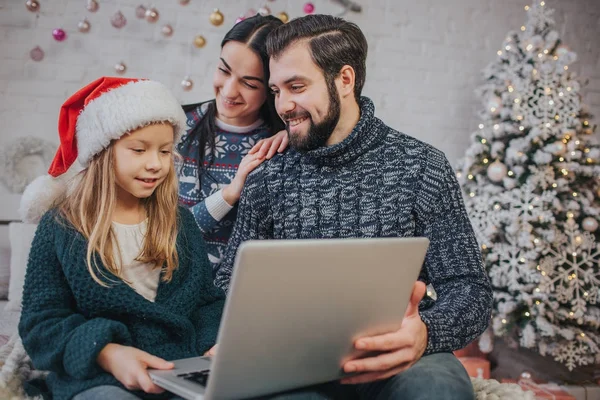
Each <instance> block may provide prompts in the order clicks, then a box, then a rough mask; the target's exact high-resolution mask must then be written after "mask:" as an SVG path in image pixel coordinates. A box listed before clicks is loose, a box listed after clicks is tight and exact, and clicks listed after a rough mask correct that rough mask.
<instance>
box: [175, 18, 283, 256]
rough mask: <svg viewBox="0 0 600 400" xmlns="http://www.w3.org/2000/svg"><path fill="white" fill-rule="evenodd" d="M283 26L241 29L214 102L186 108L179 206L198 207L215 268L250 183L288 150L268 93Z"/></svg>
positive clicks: (272, 22)
mask: <svg viewBox="0 0 600 400" xmlns="http://www.w3.org/2000/svg"><path fill="white" fill-rule="evenodd" d="M281 24H282V22H281V21H280V20H279V19H278V18H275V17H273V16H261V15H256V16H254V17H251V18H247V19H245V20H243V21H241V22H239V23H237V24H235V25H234V27H233V28H232V29H231V30H230V31H229V32H227V34H226V35H225V38H224V39H223V41H222V42H221V54H220V57H219V63H218V66H217V69H216V71H215V75H214V78H213V86H214V92H215V99H214V100H210V101H207V102H204V103H198V104H192V105H188V106H184V111H185V112H186V114H187V120H188V128H189V129H188V131H187V133H186V134H185V135H184V136H183V139H182V141H181V143H179V144H178V146H177V147H178V151H179V153H180V154H181V155H182V156H183V166H182V168H181V170H180V171H178V173H179V200H180V202H181V204H184V205H186V206H188V207H190V208H191V211H192V213H193V214H194V217H195V218H196V222H197V223H198V226H199V227H200V229H201V230H202V232H203V234H204V239H205V241H206V245H207V250H208V255H209V259H210V261H211V263H212V264H213V267H216V265H217V263H218V262H219V260H220V259H221V256H222V253H223V251H224V250H225V246H226V245H227V241H228V240H229V236H230V235H231V231H232V229H233V225H234V222H235V219H236V215H237V207H236V203H237V201H238V200H239V198H240V195H241V193H242V189H243V187H244V182H245V180H246V176H248V174H249V173H250V172H251V171H252V170H254V168H256V167H257V166H258V165H260V164H261V163H262V162H263V161H264V160H265V159H268V158H271V157H272V156H273V155H274V154H275V153H276V152H277V151H279V152H281V151H283V150H284V149H285V148H286V147H287V133H286V132H285V131H281V130H282V129H283V127H284V126H283V123H282V121H281V119H280V118H279V116H278V115H277V113H276V112H275V107H274V103H273V96H272V95H271V93H270V90H269V87H268V82H269V57H268V55H267V51H266V46H265V44H266V37H267V35H268V34H269V33H270V32H271V31H272V30H274V29H275V28H277V27H278V26H280V25H281ZM279 131H281V132H280V133H278V134H277V135H275V136H272V135H273V134H274V133H276V132H279ZM265 138H268V139H265ZM261 139H262V141H261Z"/></svg>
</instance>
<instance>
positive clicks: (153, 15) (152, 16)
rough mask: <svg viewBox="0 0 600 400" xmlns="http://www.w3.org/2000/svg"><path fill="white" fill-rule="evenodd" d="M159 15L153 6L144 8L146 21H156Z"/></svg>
mask: <svg viewBox="0 0 600 400" xmlns="http://www.w3.org/2000/svg"><path fill="white" fill-rule="evenodd" d="M159 16H160V14H159V13H158V10H157V9H156V8H154V7H152V8H149V9H147V10H146V21H148V22H150V23H151V24H153V23H155V22H156V21H158V17H159Z"/></svg>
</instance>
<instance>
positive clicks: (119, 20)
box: [110, 11, 127, 29]
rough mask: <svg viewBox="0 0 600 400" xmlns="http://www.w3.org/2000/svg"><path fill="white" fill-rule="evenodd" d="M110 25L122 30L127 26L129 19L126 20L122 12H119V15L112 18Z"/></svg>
mask: <svg viewBox="0 0 600 400" xmlns="http://www.w3.org/2000/svg"><path fill="white" fill-rule="evenodd" d="M110 24H111V25H112V26H114V27H115V28H117V29H121V28H122V27H124V26H125V25H126V24H127V18H125V16H124V15H123V13H122V12H121V11H117V13H116V14H115V15H113V16H112V17H111V19H110Z"/></svg>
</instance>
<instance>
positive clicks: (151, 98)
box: [76, 81, 186, 167]
mask: <svg viewBox="0 0 600 400" xmlns="http://www.w3.org/2000/svg"><path fill="white" fill-rule="evenodd" d="M160 121H168V122H170V123H171V124H173V126H174V128H175V138H174V139H175V142H177V140H178V138H179V137H180V136H181V135H182V134H183V133H184V131H185V129H186V116H185V113H184V112H183V109H182V108H181V104H180V103H179V102H178V101H177V99H175V97H174V96H173V95H172V94H171V92H170V91H169V89H167V87H166V86H164V85H163V84H162V83H159V82H156V81H136V82H130V83H127V84H125V85H123V86H119V87H118V88H115V89H112V90H109V91H108V92H106V93H103V94H101V95H100V96H99V97H98V98H96V99H94V100H92V101H90V102H89V103H88V104H87V105H86V106H85V107H84V109H83V111H82V112H81V114H80V115H79V116H78V117H77V129H76V137H77V153H78V160H79V162H80V163H81V165H82V166H84V167H87V166H88V165H89V162H90V161H91V160H92V158H93V157H94V156H95V155H96V154H98V153H100V152H101V151H102V150H103V149H105V148H107V147H108V146H109V144H110V142H111V141H112V140H117V139H119V138H121V136H123V135H124V134H125V133H127V132H131V131H133V130H136V129H138V128H140V127H143V126H146V125H148V124H150V123H152V122H160Z"/></svg>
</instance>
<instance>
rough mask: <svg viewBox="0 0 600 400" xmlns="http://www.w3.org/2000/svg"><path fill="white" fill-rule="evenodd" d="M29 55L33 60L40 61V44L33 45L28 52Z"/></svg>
mask: <svg viewBox="0 0 600 400" xmlns="http://www.w3.org/2000/svg"><path fill="white" fill-rule="evenodd" d="M29 57H31V59H32V60H33V61H42V60H43V59H44V50H42V48H41V47H40V46H35V47H34V48H33V49H31V51H30V52H29Z"/></svg>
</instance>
